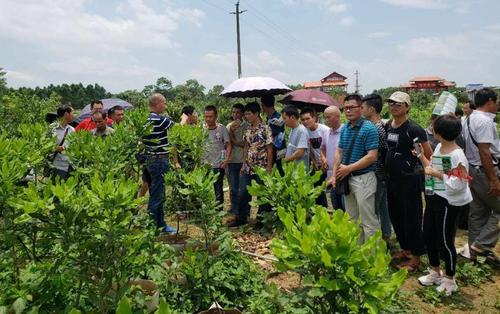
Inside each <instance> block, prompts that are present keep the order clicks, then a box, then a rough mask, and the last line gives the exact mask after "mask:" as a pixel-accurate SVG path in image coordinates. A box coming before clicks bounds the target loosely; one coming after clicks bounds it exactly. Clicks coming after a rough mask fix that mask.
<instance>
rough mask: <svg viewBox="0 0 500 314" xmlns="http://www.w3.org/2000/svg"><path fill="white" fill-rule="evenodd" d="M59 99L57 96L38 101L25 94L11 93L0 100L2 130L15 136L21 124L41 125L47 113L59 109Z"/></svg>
mask: <svg viewBox="0 0 500 314" xmlns="http://www.w3.org/2000/svg"><path fill="white" fill-rule="evenodd" d="M60 101H61V98H60V97H59V96H58V95H57V94H51V95H50V97H48V98H45V99H40V98H39V97H37V96H35V95H33V94H30V93H26V92H11V93H8V94H7V95H5V96H3V97H2V98H1V99H0V123H1V124H2V128H4V130H10V132H12V133H13V134H17V131H18V126H19V125H21V124H35V123H43V122H44V121H45V115H46V114H47V113H48V112H52V111H55V110H56V109H57V107H59V104H60Z"/></svg>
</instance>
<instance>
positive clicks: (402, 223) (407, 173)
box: [385, 92, 432, 271]
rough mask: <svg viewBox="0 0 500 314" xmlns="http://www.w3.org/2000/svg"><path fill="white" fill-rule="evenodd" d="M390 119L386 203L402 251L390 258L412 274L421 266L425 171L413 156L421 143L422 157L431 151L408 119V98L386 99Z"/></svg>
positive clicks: (423, 135) (397, 95) (422, 133)
mask: <svg viewBox="0 0 500 314" xmlns="http://www.w3.org/2000/svg"><path fill="white" fill-rule="evenodd" d="M388 103H389V111H390V113H391V115H392V119H391V120H390V121H389V122H388V124H387V154H386V158H385V169H386V171H387V174H388V176H389V179H388V184H387V203H388V208H389V216H390V218H391V222H392V226H393V227H394V232H395V233H396V236H397V238H398V242H399V244H400V247H401V251H400V252H398V253H396V254H394V256H393V259H395V260H401V263H400V264H399V265H398V268H406V269H407V270H408V271H415V270H416V269H418V267H419V266H420V255H422V254H425V245H424V241H423V236H422V214H423V204H422V192H423V187H424V180H425V177H424V171H423V167H422V165H421V164H420V161H419V159H418V158H417V157H416V156H415V155H414V154H413V153H412V151H413V149H414V145H413V144H414V143H420V144H422V147H423V154H424V155H425V157H427V158H430V157H431V155H432V150H431V147H430V145H429V142H428V141H427V135H426V133H425V130H424V129H423V128H422V127H421V126H419V125H418V124H416V123H415V122H413V121H410V120H408V112H409V110H410V106H411V101H410V96H409V95H408V94H406V93H403V92H395V93H393V94H392V95H391V96H390V97H389V99H388Z"/></svg>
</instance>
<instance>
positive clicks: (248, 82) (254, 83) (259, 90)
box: [220, 76, 291, 98]
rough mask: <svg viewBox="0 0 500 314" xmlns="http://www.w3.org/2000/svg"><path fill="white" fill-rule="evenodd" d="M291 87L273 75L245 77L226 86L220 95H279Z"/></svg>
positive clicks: (239, 96) (231, 96)
mask: <svg viewBox="0 0 500 314" xmlns="http://www.w3.org/2000/svg"><path fill="white" fill-rule="evenodd" d="M289 91H291V89H290V88H289V87H288V86H286V85H285V84H283V83H281V82H280V81H278V80H276V79H273V78H272V77H259V76H256V77H244V78H240V79H237V80H236V81H234V82H232V83H231V84H229V86H227V87H226V88H224V90H223V91H222V93H220V96H224V97H228V98H250V97H261V96H264V95H279V94H284V93H287V92H289Z"/></svg>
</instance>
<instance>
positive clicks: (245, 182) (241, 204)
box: [238, 172, 271, 223]
mask: <svg viewBox="0 0 500 314" xmlns="http://www.w3.org/2000/svg"><path fill="white" fill-rule="evenodd" d="M252 180H255V181H257V182H258V183H262V181H261V180H260V179H259V177H258V176H257V175H255V174H248V173H245V172H244V173H243V174H242V175H241V177H240V193H239V194H240V195H239V201H238V220H239V221H241V222H244V223H246V222H247V220H248V215H250V202H251V201H252V196H251V195H250V193H248V189H247V187H248V186H249V185H250V184H251V183H252ZM269 211H271V206H270V205H267V204H266V205H260V206H259V211H258V214H257V220H258V221H261V220H262V213H263V212H269Z"/></svg>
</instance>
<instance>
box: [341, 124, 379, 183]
mask: <svg viewBox="0 0 500 314" xmlns="http://www.w3.org/2000/svg"><path fill="white" fill-rule="evenodd" d="M362 121H364V123H363V125H361V122H362ZM360 126H361V129H360V130H359V133H358V135H357V137H356V140H355V141H354V144H353V148H352V154H351V158H350V160H349V161H348V160H347V157H348V156H347V155H348V153H349V146H350V145H351V142H352V137H353V136H354V132H355V130H356V129H357V128H359V127H360ZM378 146H379V143H378V131H377V127H376V126H375V125H374V124H373V123H371V122H370V121H368V120H366V119H365V118H363V117H362V118H361V119H359V120H358V121H357V122H356V125H354V126H352V125H351V122H347V123H345V124H344V126H343V127H342V131H341V132H340V139H339V148H341V149H342V164H344V165H350V164H353V163H355V162H356V161H358V160H360V159H361V158H363V157H364V156H366V155H367V154H368V152H369V151H370V150H373V149H377V150H378ZM375 168H376V162H374V163H373V164H371V165H370V166H368V167H367V168H365V169H361V170H357V171H354V172H353V174H354V175H359V174H363V173H368V172H370V171H375Z"/></svg>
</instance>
